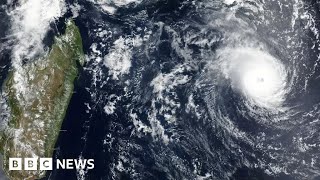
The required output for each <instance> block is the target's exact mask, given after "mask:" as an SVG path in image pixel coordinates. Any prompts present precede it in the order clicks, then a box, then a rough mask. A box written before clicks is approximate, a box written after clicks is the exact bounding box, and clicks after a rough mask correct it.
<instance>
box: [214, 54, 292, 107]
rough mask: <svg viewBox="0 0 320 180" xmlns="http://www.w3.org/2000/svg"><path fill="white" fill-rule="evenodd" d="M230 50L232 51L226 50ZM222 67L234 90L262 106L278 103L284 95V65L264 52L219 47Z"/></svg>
mask: <svg viewBox="0 0 320 180" xmlns="http://www.w3.org/2000/svg"><path fill="white" fill-rule="evenodd" d="M229 52H232V53H229ZM220 57H222V64H223V65H222V68H221V69H222V71H223V73H224V74H225V77H227V78H229V79H230V80H231V83H232V87H233V89H234V90H237V91H240V92H241V93H242V94H243V96H245V97H246V98H247V99H248V100H250V101H251V102H253V103H255V104H257V105H260V106H263V107H278V106H280V105H281V104H282V102H283V100H284V99H285V97H284V96H285V94H286V93H285V92H286V91H287V90H286V86H285V84H286V76H287V73H286V71H285V68H284V65H283V64H282V63H281V61H280V60H279V59H276V58H275V57H273V56H272V55H270V54H269V53H267V52H264V51H261V50H258V49H253V48H238V49H233V50H230V49H228V50H226V51H222V54H220Z"/></svg>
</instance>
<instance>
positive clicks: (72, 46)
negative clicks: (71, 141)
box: [0, 20, 84, 180]
mask: <svg viewBox="0 0 320 180" xmlns="http://www.w3.org/2000/svg"><path fill="white" fill-rule="evenodd" d="M83 63H84V53H83V48H82V39H81V35H80V32H79V29H78V27H77V26H76V25H75V23H74V22H73V21H71V20H68V21H67V22H66V29H65V32H64V34H62V35H59V36H56V37H55V38H54V43H53V45H52V47H51V48H50V50H49V51H48V52H47V53H46V54H45V55H44V57H40V58H37V59H35V60H30V61H28V62H27V63H26V64H24V65H23V70H21V69H20V70H21V72H17V71H19V70H17V69H14V68H13V69H12V70H11V71H10V73H9V74H8V77H7V79H6V81H5V84H4V86H3V92H4V93H6V94H7V95H6V97H7V102H8V107H9V111H10V119H9V120H8V122H7V125H6V127H5V128H3V130H2V131H1V132H0V133H1V134H0V135H1V136H0V151H1V154H2V155H3V168H4V171H5V172H6V174H7V176H8V178H9V179H11V180H21V179H28V180H32V179H39V178H41V177H43V176H44V175H45V173H46V172H45V171H40V170H37V171H24V170H22V171H9V170H8V161H9V157H18V158H35V157H39V158H40V157H52V155H53V151H54V146H55V143H56V140H57V138H58V135H59V132H60V128H61V124H62V121H63V119H64V117H65V114H66V111H67V108H68V105H69V102H70V99H71V96H72V94H73V91H74V80H75V78H76V77H77V76H78V71H79V70H78V68H79V66H82V65H83ZM22 73H23V74H22ZM21 74H22V78H23V82H24V83H23V86H22V87H21V84H19V85H17V83H16V81H17V79H19V78H20V79H19V80H21ZM18 76H20V77H18Z"/></svg>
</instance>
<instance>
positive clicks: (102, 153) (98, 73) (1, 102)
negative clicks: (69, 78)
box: [0, 0, 320, 180]
mask: <svg viewBox="0 0 320 180" xmlns="http://www.w3.org/2000/svg"><path fill="white" fill-rule="evenodd" d="M42 1H43V2H44V0H42ZM42 1H39V2H38V1H36V0H29V1H24V0H17V1H7V2H3V3H2V4H1V3H0V4H1V6H0V14H5V16H3V17H2V16H0V22H5V23H4V27H5V28H1V27H0V36H1V38H0V41H1V43H0V59H1V60H0V68H1V69H0V82H5V77H6V76H7V74H8V71H9V72H10V70H11V69H14V70H15V71H16V72H17V75H19V76H17V77H18V78H17V80H16V83H15V84H13V86H14V87H15V88H16V89H17V90H19V91H21V92H25V93H27V94H31V95H33V92H29V91H28V88H25V87H28V84H27V81H24V79H26V78H27V76H26V72H29V71H28V69H27V68H26V66H25V64H28V63H30V62H31V63H32V62H33V63H36V61H33V59H34V58H36V57H38V56H40V55H42V54H47V53H48V52H49V50H50V47H51V44H52V42H51V40H52V39H54V37H55V36H54V35H59V34H64V31H65V30H64V28H65V27H64V25H63V24H65V20H66V19H72V20H73V21H74V22H75V24H76V26H77V27H78V28H79V30H80V33H81V38H82V42H83V50H84V54H85V63H84V65H83V67H78V68H79V76H78V77H77V78H76V79H75V82H74V93H73V94H72V97H71V99H70V103H69V105H68V110H67V111H66V112H65V114H66V115H65V119H64V121H63V123H62V127H61V132H59V138H58V140H57V143H56V145H55V152H54V154H53V157H54V158H60V159H66V158H67V159H70V158H71V159H92V158H93V159H95V169H93V170H70V171H69V170H68V171H63V170H60V169H53V170H52V171H50V172H48V173H47V175H46V178H45V179H51V180H54V179H79V180H80V179H81V180H83V179H88V180H91V179H106V180H109V179H133V180H145V179H154V180H175V179H186V180H189V179H190V180H191V179H192V180H193V179H197V180H216V179H223V180H224V179H226V180H229V179H230V180H238V179H266V180H269V179H272V180H283V179H288V180H316V179H319V178H320V120H319V117H320V93H319V92H320V83H319V79H320V34H319V32H320V23H319V22H320V13H319V9H320V3H319V2H318V1H315V0H286V1H275V0H198V1H191V0H153V1H149V0H121V1H117V0H76V1H66V0H59V1H53V0H51V1H48V3H43V2H42ZM42 4H43V5H42ZM40 5H41V6H40ZM33 6H35V7H36V9H35V10H33V9H32V7H33ZM2 31H4V32H2ZM50 43H51V44H50ZM2 60H4V61H2ZM3 64H4V65H3ZM43 71H45V70H43ZM30 77H31V76H30ZM57 84H59V83H57ZM6 96H7V95H6V93H5V92H1V95H0V130H1V129H3V127H6V125H7V124H8V122H9V121H10V111H11V109H10V108H9V107H10V103H8V101H7V100H6V99H7V98H6ZM33 122H35V121H33ZM34 124H35V125H36V127H38V126H39V128H41V126H40V125H41V123H34ZM14 133H15V134H17V135H19V132H18V131H16V132H14ZM30 139H32V140H33V138H32V137H31V138H30ZM0 149H1V148H0ZM0 175H1V172H0ZM0 177H1V176H0Z"/></svg>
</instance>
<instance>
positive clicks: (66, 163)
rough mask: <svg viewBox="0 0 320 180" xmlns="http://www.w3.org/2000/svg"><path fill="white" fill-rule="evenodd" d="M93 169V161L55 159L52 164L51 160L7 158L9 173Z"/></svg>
mask: <svg viewBox="0 0 320 180" xmlns="http://www.w3.org/2000/svg"><path fill="white" fill-rule="evenodd" d="M53 165H55V166H56V169H93V168H94V160H93V159H57V160H56V163H55V164H54V163H53V160H52V158H9V170H10V171H21V170H26V171H37V170H41V171H42V170H43V171H50V170H52V169H53Z"/></svg>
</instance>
